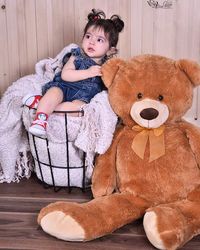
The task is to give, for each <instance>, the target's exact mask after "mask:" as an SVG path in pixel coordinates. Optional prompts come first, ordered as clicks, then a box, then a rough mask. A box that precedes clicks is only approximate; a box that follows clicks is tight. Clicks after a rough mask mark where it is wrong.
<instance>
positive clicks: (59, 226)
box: [40, 211, 85, 241]
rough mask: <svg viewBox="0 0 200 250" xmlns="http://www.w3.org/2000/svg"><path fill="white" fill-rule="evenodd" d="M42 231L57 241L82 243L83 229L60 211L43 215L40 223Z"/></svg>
mask: <svg viewBox="0 0 200 250" xmlns="http://www.w3.org/2000/svg"><path fill="white" fill-rule="evenodd" d="M40 225H41V227H42V229H43V230H44V231H45V232H46V233H48V234H51V235H53V236H55V237H57V238H58V239H62V240H66V241H83V240H84V238H85V237H84V236H85V233H84V230H83V228H82V227H81V226H80V225H79V224H78V223H77V222H76V221H75V220H74V219H73V218H72V217H71V216H69V215H66V214H65V213H63V212H61V211H54V212H50V213H48V214H47V215H45V216H44V217H43V218H42V220H41V223H40Z"/></svg>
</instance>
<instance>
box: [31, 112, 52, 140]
mask: <svg viewBox="0 0 200 250" xmlns="http://www.w3.org/2000/svg"><path fill="white" fill-rule="evenodd" d="M47 117H48V116H47V115H46V114H44V113H38V114H37V115H36V119H35V120H34V121H33V122H32V124H31V126H30V128H29V130H28V131H29V132H30V133H31V134H33V135H36V136H39V137H44V138H46V127H47Z"/></svg>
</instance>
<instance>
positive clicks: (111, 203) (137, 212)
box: [38, 194, 150, 241]
mask: <svg viewBox="0 0 200 250" xmlns="http://www.w3.org/2000/svg"><path fill="white" fill-rule="evenodd" d="M149 206H150V204H149V203H148V202H146V201H144V200H143V199H140V198H138V197H134V196H133V195H130V194H112V195H110V196H104V197H99V198H96V199H94V200H92V201H90V202H88V203H83V204H78V203H69V202H56V203H52V204H50V205H49V206H47V207H45V208H43V209H42V210H41V211H40V214H39V216H38V223H39V224H40V225H41V227H42V229H43V230H44V231H45V232H47V233H49V234H51V235H53V236H55V237H57V238H59V239H63V240H68V241H86V240H91V239H94V238H97V237H101V236H103V235H105V234H108V233H111V232H112V231H114V230H116V229H117V228H119V227H121V226H123V225H125V224H127V223H130V222H131V221H133V220H134V219H137V218H139V217H141V216H142V215H143V214H144V212H145V210H146V208H147V207H149Z"/></svg>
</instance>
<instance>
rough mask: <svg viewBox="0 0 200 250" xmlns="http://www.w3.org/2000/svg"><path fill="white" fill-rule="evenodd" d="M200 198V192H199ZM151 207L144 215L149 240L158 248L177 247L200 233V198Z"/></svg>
mask: <svg viewBox="0 0 200 250" xmlns="http://www.w3.org/2000/svg"><path fill="white" fill-rule="evenodd" d="M198 195H199V198H200V193H199V194H198ZM198 195H197V196H196V197H197V199H196V200H191V199H190V196H188V199H186V200H183V201H179V202H175V203H170V204H166V205H160V206H157V207H154V208H151V209H149V210H148V211H147V213H146V214H145V216H144V229H145V232H146V234H147V237H148V239H149V241H150V242H151V243H152V244H153V245H154V246H155V247H156V248H158V249H170V250H172V249H177V248H178V247H180V246H182V245H184V244H185V243H186V242H187V241H189V240H190V239H191V238H192V237H193V236H195V235H197V234H199V233H200V199H199V198H198ZM198 199H199V200H198Z"/></svg>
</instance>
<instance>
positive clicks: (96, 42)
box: [82, 26, 110, 63]
mask: <svg viewBox="0 0 200 250" xmlns="http://www.w3.org/2000/svg"><path fill="white" fill-rule="evenodd" d="M82 49H83V51H84V52H85V54H86V55H88V56H89V57H91V58H92V59H93V60H94V61H95V62H96V63H99V62H100V60H101V59H102V58H103V57H104V56H105V55H106V54H107V52H108V51H109V49H110V48H109V41H108V39H107V37H106V36H105V33H104V31H103V30H102V29H99V28H95V26H91V27H90V28H89V29H88V30H87V32H86V33H85V35H84V37H83V41H82Z"/></svg>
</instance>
